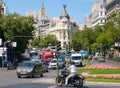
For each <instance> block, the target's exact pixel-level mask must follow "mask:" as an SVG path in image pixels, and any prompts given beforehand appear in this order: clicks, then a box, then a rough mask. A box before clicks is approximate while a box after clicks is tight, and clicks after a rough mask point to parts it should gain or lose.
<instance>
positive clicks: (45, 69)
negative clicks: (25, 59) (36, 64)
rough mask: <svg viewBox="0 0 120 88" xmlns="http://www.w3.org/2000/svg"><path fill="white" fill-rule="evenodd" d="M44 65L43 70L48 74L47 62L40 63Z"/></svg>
mask: <svg viewBox="0 0 120 88" xmlns="http://www.w3.org/2000/svg"><path fill="white" fill-rule="evenodd" d="M40 63H41V64H42V65H43V69H44V72H48V65H49V64H48V63H46V62H43V61H42V62H40Z"/></svg>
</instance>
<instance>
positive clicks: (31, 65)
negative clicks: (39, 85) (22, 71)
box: [20, 62, 35, 67]
mask: <svg viewBox="0 0 120 88" xmlns="http://www.w3.org/2000/svg"><path fill="white" fill-rule="evenodd" d="M34 66H35V63H32V62H23V63H22V64H21V65H20V67H34Z"/></svg>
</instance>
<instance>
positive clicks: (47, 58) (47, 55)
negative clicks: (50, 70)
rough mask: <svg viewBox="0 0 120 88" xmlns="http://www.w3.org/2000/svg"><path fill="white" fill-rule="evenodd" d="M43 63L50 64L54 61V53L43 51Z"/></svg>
mask: <svg viewBox="0 0 120 88" xmlns="http://www.w3.org/2000/svg"><path fill="white" fill-rule="evenodd" d="M41 59H42V61H43V62H47V63H49V62H50V61H51V60H52V59H54V52H53V51H43V52H42V58H41Z"/></svg>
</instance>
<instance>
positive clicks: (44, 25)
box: [37, 3, 49, 38]
mask: <svg viewBox="0 0 120 88" xmlns="http://www.w3.org/2000/svg"><path fill="white" fill-rule="evenodd" d="M37 25H38V30H39V36H40V37H42V38H43V37H46V35H47V30H48V29H49V19H48V17H47V16H46V9H45V7H44V3H42V7H41V9H40V11H39V17H38V23H37Z"/></svg>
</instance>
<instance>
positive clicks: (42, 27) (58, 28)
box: [26, 4, 79, 48]
mask: <svg viewBox="0 0 120 88" xmlns="http://www.w3.org/2000/svg"><path fill="white" fill-rule="evenodd" d="M29 15H30V16H33V17H34V18H35V20H36V24H35V27H36V29H37V30H36V31H35V36H36V37H41V38H44V37H46V36H47V35H48V34H51V35H55V36H56V38H57V40H59V41H60V42H61V47H62V48H65V47H66V46H69V45H70V42H71V38H72V35H73V33H74V32H75V31H77V30H78V29H79V27H78V25H77V24H76V22H75V20H74V19H73V18H71V17H70V16H69V14H68V13H67V10H66V5H64V9H63V11H62V13H61V15H60V17H53V18H50V19H48V17H47V15H46V9H45V7H44V4H42V7H41V9H40V11H39V13H35V12H34V13H31V12H29V13H27V14H26V16H29Z"/></svg>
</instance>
